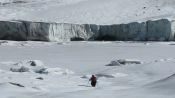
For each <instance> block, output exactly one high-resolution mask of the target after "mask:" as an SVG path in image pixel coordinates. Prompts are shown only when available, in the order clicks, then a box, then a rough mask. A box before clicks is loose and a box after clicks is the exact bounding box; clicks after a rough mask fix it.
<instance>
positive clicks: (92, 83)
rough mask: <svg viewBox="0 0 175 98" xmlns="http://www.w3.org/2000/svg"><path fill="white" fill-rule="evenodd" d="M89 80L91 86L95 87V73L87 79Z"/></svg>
mask: <svg viewBox="0 0 175 98" xmlns="http://www.w3.org/2000/svg"><path fill="white" fill-rule="evenodd" d="M89 81H91V86H92V87H95V86H96V84H97V78H96V77H95V75H92V76H91V78H90V79H89Z"/></svg>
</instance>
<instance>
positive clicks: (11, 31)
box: [0, 19, 175, 41]
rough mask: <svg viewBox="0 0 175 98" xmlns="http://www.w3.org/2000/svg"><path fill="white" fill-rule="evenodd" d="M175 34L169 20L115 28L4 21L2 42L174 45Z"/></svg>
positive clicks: (1, 27) (1, 34) (0, 30)
mask: <svg viewBox="0 0 175 98" xmlns="http://www.w3.org/2000/svg"><path fill="white" fill-rule="evenodd" d="M174 33H175V22H174V21H169V20H168V19H160V20H155V21H151V20H149V21H146V22H141V23H139V22H133V23H128V24H113V25H95V24H68V23H44V22H31V21H0V40H17V41H27V40H32V41H81V40H85V41H94V40H99V41H172V40H175V37H174Z"/></svg>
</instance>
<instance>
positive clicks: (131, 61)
mask: <svg viewBox="0 0 175 98" xmlns="http://www.w3.org/2000/svg"><path fill="white" fill-rule="evenodd" d="M127 64H142V62H141V61H140V60H134V59H119V60H115V61H111V62H110V64H107V65H106V66H120V65H127Z"/></svg>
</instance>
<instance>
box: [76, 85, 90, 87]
mask: <svg viewBox="0 0 175 98" xmlns="http://www.w3.org/2000/svg"><path fill="white" fill-rule="evenodd" d="M78 86H84V87H91V86H88V85H78Z"/></svg>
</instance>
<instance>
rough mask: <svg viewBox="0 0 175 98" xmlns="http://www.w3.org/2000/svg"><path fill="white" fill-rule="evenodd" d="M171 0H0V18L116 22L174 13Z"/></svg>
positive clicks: (141, 19) (94, 22)
mask: <svg viewBox="0 0 175 98" xmlns="http://www.w3.org/2000/svg"><path fill="white" fill-rule="evenodd" d="M174 8H175V1H174V0H0V12H1V13H0V20H29V21H44V22H46V21H47V22H59V23H77V24H87V23H88V24H119V23H128V22H135V21H144V20H148V19H157V18H171V19H172V18H173V17H174V16H175V9H174Z"/></svg>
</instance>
